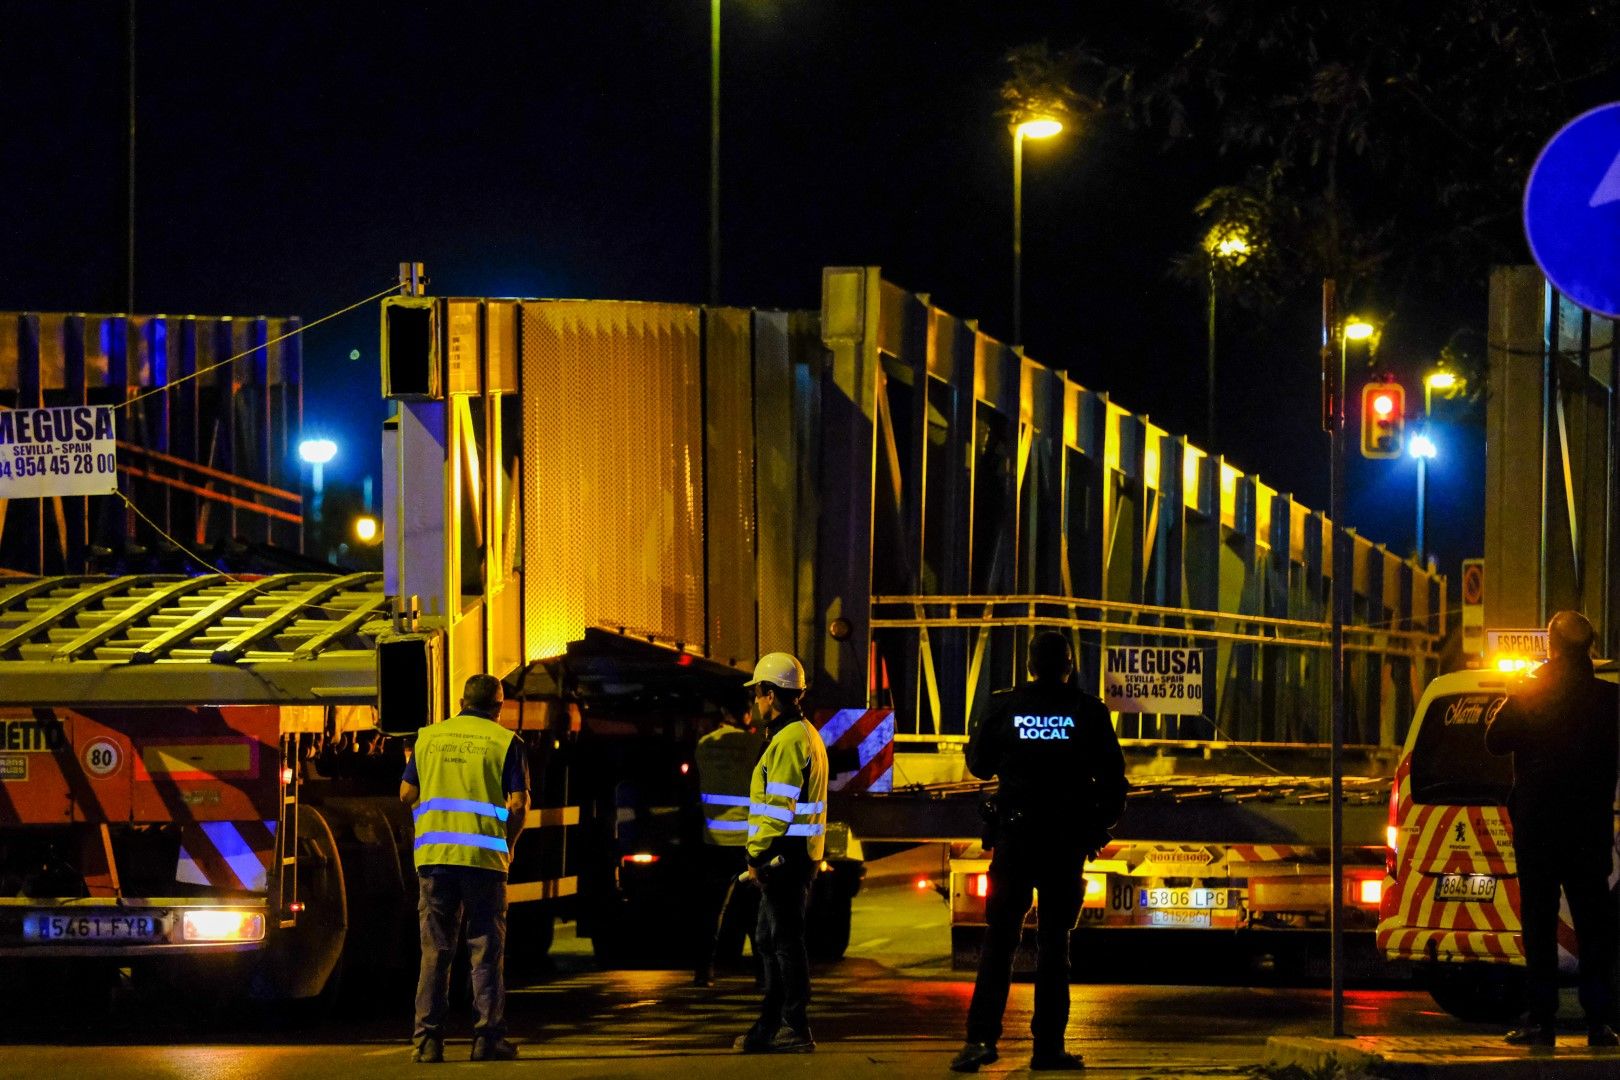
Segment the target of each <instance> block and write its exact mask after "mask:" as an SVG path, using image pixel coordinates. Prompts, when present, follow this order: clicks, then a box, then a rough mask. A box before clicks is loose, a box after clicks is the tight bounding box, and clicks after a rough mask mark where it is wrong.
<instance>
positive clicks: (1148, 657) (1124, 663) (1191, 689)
mask: <svg viewBox="0 0 1620 1080" xmlns="http://www.w3.org/2000/svg"><path fill="white" fill-rule="evenodd" d="M1103 700H1104V701H1105V702H1106V703H1107V705H1108V707H1109V708H1110V709H1112V710H1114V711H1115V712H1131V713H1169V714H1171V715H1178V716H1196V715H1198V714H1199V713H1202V712H1203V711H1204V651H1203V650H1202V649H1173V648H1160V647H1158V646H1153V645H1114V646H1110V647H1109V648H1108V653H1107V664H1106V666H1105V667H1104V669H1103Z"/></svg>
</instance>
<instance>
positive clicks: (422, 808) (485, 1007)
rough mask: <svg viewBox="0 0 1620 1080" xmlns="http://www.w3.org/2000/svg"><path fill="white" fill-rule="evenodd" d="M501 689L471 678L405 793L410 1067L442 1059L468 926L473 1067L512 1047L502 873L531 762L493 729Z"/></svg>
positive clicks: (435, 730) (524, 808)
mask: <svg viewBox="0 0 1620 1080" xmlns="http://www.w3.org/2000/svg"><path fill="white" fill-rule="evenodd" d="M502 699H503V695H502V692H501V683H500V680H499V679H496V678H495V677H494V676H492V675H474V676H473V677H472V678H470V679H468V680H467V685H466V688H465V689H464V690H463V692H462V697H461V711H460V713H459V714H458V715H456V716H454V717H452V718H451V719H448V720H444V721H441V722H440V723H437V724H434V725H432V726H431V727H428V728H424V729H423V730H422V731H421V733H419V734H418V735H417V737H416V750H415V752H414V753H413V754H412V756H411V759H410V761H409V762H408V763H407V764H406V766H405V776H404V778H403V779H402V781H401V782H400V785H399V798H400V801H401V802H404V803H405V804H406V805H408V806H410V807H411V808H412V810H411V813H412V815H413V816H414V817H415V819H416V872H417V881H418V885H419V893H418V900H417V908H416V910H417V914H418V917H419V919H420V922H421V932H422V967H421V973H420V975H419V977H418V979H417V984H416V1031H415V1035H414V1036H413V1041H414V1042H415V1043H416V1050H415V1052H414V1053H413V1054H412V1060H414V1061H420V1062H426V1063H432V1062H439V1061H443V1060H444V1013H445V1008H446V1006H447V999H448V997H449V992H450V962H451V960H452V958H453V957H454V955H455V948H456V934H457V931H458V930H459V929H461V927H462V924H463V920H465V926H466V936H467V949H468V953H469V955H470V959H471V961H472V984H473V999H474V1001H475V1003H476V1004H477V1007H478V1023H477V1024H476V1025H475V1026H474V1028H473V1045H472V1060H474V1061H510V1060H512V1059H513V1058H515V1057H517V1056H518V1053H517V1047H515V1046H513V1045H512V1044H511V1043H509V1042H507V1041H506V1038H505V1035H506V1028H505V1019H506V1017H505V1010H506V987H505V985H504V975H503V972H502V959H503V955H504V949H505V945H506V871H507V867H508V866H509V865H510V862H511V851H512V845H513V844H514V843H515V842H516V841H517V837H518V833H520V832H521V831H522V830H523V818H524V815H525V814H527V813H528V810H529V761H528V755H527V753H526V752H525V750H524V747H523V744H522V743H521V742H519V741H518V739H517V738H516V736H514V735H513V734H512V733H511V732H510V731H508V730H506V729H505V728H503V727H502V726H501V725H500V724H497V723H496V722H495V719H496V717H498V716H499V715H500V712H501V702H502Z"/></svg>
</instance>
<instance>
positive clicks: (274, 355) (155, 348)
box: [0, 311, 303, 574]
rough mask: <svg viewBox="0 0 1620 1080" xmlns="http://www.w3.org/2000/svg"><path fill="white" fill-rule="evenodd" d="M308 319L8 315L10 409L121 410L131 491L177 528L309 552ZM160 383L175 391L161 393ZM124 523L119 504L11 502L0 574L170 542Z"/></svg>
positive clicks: (2, 378) (4, 326) (181, 532)
mask: <svg viewBox="0 0 1620 1080" xmlns="http://www.w3.org/2000/svg"><path fill="white" fill-rule="evenodd" d="M300 325H301V322H300V320H299V319H298V318H296V317H292V316H285V317H283V316H250V317H231V316H207V315H126V314H94V313H91V314H86V313H78V312H14V311H13V312H0V407H7V408H39V407H54V406H67V405H85V404H91V405H109V404H110V405H119V406H122V407H121V408H120V409H119V412H118V437H119V459H120V460H119V474H120V476H121V479H122V483H121V487H122V489H123V490H124V491H125V493H126V494H128V495H129V496H130V497H131V498H132V499H133V500H135V501H136V502H137V503H139V504H140V506H141V509H142V511H143V512H144V513H146V514H147V515H148V516H149V517H151V518H152V519H153V520H154V521H156V522H157V523H158V524H159V526H161V527H162V528H163V529H164V530H165V531H166V532H167V533H169V534H170V535H173V536H178V537H181V538H183V539H185V540H186V542H188V543H192V544H197V545H209V544H213V543H216V542H218V541H220V540H223V539H226V538H231V537H242V538H245V539H248V540H252V541H258V542H263V543H266V544H270V545H274V546H278V547H281V548H284V549H287V550H301V549H302V547H303V511H302V504H301V499H300V496H299V494H298V491H299V487H300V481H299V465H298V461H297V457H296V454H295V447H294V442H295V441H296V439H297V436H298V432H299V430H300V427H301V425H302V423H303V347H302V343H301V338H300V337H299V336H298V335H296V334H295V333H294V331H296V330H297V329H298V327H299V326H300ZM289 335H291V336H289ZM232 357H235V358H236V359H235V360H234V362H232V363H230V364H224V363H222V362H223V361H225V360H229V359H231V358H232ZM214 365H218V366H214ZM211 366H212V370H208V369H209V368H210V367H211ZM199 373H200V374H199ZM160 387H169V388H170V389H169V390H168V391H167V392H165V393H158V394H150V393H149V392H150V391H152V390H155V389H158V388H160ZM143 395H148V396H143ZM137 399H139V400H137ZM126 517H127V514H126V511H125V509H124V506H123V503H122V502H121V501H120V500H119V499H118V498H117V497H115V496H56V497H52V498H45V499H17V500H12V501H11V502H10V503H9V505H8V504H7V503H6V502H5V501H4V500H0V566H3V567H5V568H7V569H10V570H17V571H21V572H24V573H32V574H61V573H66V572H74V571H79V570H83V569H85V568H86V567H87V565H88V562H89V560H91V558H92V551H91V548H92V546H93V545H101V546H105V547H109V548H114V549H117V548H119V547H122V546H123V544H124V542H125V541H126V540H127V539H136V538H139V539H140V540H141V541H142V542H143V543H153V542H155V541H156V540H157V539H158V538H157V537H155V536H154V535H152V533H151V531H150V530H149V529H148V528H147V526H146V525H145V524H144V523H138V522H135V521H132V520H126Z"/></svg>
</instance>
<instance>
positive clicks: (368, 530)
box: [354, 514, 382, 545]
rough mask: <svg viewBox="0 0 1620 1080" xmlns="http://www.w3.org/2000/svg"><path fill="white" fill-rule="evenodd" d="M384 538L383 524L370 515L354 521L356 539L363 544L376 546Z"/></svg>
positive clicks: (364, 515)
mask: <svg viewBox="0 0 1620 1080" xmlns="http://www.w3.org/2000/svg"><path fill="white" fill-rule="evenodd" d="M381 536H382V524H381V523H380V522H378V520H377V519H376V518H374V517H372V516H371V515H370V514H361V515H360V516H359V517H357V518H355V519H354V538H355V539H356V540H358V541H360V542H361V543H362V544H368V545H369V544H375V543H376V542H377V540H378V538H379V537H381Z"/></svg>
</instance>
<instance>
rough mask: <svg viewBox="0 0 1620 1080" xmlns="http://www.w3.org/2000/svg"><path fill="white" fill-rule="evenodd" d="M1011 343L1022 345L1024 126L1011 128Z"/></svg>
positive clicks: (1019, 125)
mask: <svg viewBox="0 0 1620 1080" xmlns="http://www.w3.org/2000/svg"><path fill="white" fill-rule="evenodd" d="M1012 307H1013V309H1012V343H1013V344H1014V345H1022V344H1023V343H1024V125H1022V124H1018V125H1016V126H1015V127H1014V128H1013V305H1012Z"/></svg>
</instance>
